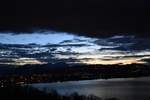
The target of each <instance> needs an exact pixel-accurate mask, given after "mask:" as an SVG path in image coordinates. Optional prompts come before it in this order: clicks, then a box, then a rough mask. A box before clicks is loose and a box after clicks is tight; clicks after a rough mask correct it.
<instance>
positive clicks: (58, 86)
mask: <svg viewBox="0 0 150 100" xmlns="http://www.w3.org/2000/svg"><path fill="white" fill-rule="evenodd" d="M32 86H33V87H35V88H38V89H40V90H44V91H45V90H46V91H47V92H50V91H51V90H56V91H57V92H58V93H60V94H62V95H69V94H71V93H74V92H77V93H79V94H83V95H89V94H93V95H96V96H98V97H101V98H118V99H119V100H150V77H144V78H128V79H107V80H105V79H99V80H84V81H69V82H57V83H39V84H32Z"/></svg>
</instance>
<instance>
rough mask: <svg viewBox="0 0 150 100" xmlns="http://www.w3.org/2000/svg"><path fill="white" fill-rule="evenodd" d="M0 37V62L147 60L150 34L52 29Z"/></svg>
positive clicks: (108, 62)
mask: <svg viewBox="0 0 150 100" xmlns="http://www.w3.org/2000/svg"><path fill="white" fill-rule="evenodd" d="M0 37H1V38H0V64H12V65H25V64H46V63H57V62H65V63H68V64H105V65H107V64H132V63H140V64H148V63H149V59H150V42H149V41H150V38H139V37H135V36H124V35H120V36H112V37H107V38H106V37H105V38H90V37H84V36H77V35H73V34H70V33H67V32H51V31H47V32H43V34H41V33H39V32H34V33H33V34H27V33H24V34H13V33H8V34H2V33H1V34H0Z"/></svg>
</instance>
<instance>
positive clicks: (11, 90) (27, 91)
mask: <svg viewBox="0 0 150 100" xmlns="http://www.w3.org/2000/svg"><path fill="white" fill-rule="evenodd" d="M0 97H1V98H5V99H6V98H11V99H20V100H21V99H39V100H118V99H116V98H106V99H102V98H100V97H97V96H94V95H88V96H85V95H79V94H78V93H72V94H71V95H60V94H58V93H57V91H55V90H52V91H51V92H50V93H47V92H45V91H40V90H38V89H35V88H32V87H29V86H24V87H21V86H12V87H4V88H0Z"/></svg>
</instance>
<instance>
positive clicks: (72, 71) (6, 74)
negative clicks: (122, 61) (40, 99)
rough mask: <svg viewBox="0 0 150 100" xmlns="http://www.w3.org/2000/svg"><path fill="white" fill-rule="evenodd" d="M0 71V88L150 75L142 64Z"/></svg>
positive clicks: (64, 65)
mask: <svg viewBox="0 0 150 100" xmlns="http://www.w3.org/2000/svg"><path fill="white" fill-rule="evenodd" d="M0 69H1V70H0V85H1V87H5V86H7V85H21V84H31V83H41V82H42V83H44V82H57V81H70V80H87V79H108V78H129V77H142V76H149V75H150V67H149V66H148V65H142V64H131V65H74V66H69V65H68V64H65V63H58V64H45V65H24V66H10V65H9V66H7V65H3V66H2V65H1V67H0Z"/></svg>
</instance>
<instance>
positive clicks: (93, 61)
mask: <svg viewBox="0 0 150 100" xmlns="http://www.w3.org/2000/svg"><path fill="white" fill-rule="evenodd" d="M81 63H84V64H102V65H115V64H120V65H128V64H145V63H146V62H144V61H140V60H137V59H134V58H129V59H118V60H102V59H89V60H81Z"/></svg>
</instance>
